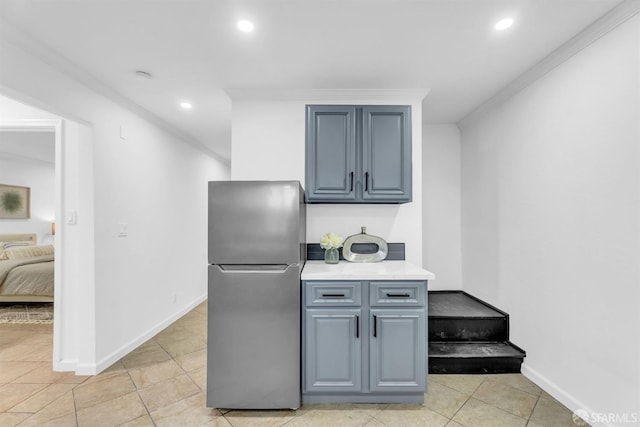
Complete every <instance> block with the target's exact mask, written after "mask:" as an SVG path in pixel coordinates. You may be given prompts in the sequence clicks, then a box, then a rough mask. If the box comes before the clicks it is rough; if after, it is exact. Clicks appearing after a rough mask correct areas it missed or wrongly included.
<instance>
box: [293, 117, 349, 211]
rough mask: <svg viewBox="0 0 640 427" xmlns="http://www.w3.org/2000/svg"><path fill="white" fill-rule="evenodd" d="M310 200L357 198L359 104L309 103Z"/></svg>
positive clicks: (347, 199)
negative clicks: (313, 104) (356, 141)
mask: <svg viewBox="0 0 640 427" xmlns="http://www.w3.org/2000/svg"><path fill="white" fill-rule="evenodd" d="M306 138H307V146H306V149H307V154H306V165H305V166H306V187H307V188H308V190H307V201H314V202H343V203H344V202H349V201H355V199H356V197H355V191H354V185H355V182H354V180H355V172H356V144H355V140H356V108H355V107H352V106H348V105H347V106H340V105H338V106H330V105H315V106H307V137H306Z"/></svg>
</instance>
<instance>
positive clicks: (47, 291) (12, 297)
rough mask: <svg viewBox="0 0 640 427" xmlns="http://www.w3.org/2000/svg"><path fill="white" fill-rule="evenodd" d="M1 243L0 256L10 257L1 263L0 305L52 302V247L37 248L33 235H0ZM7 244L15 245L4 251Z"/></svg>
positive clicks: (0, 260) (0, 261) (1, 260)
mask: <svg viewBox="0 0 640 427" xmlns="http://www.w3.org/2000/svg"><path fill="white" fill-rule="evenodd" d="M0 242H3V244H0V256H2V257H3V258H6V257H7V256H9V257H10V259H0V302H52V301H53V282H54V279H53V278H54V269H53V265H54V255H53V247H52V246H50V245H47V246H38V245H36V235H35V234H0ZM6 242H14V245H13V246H12V247H9V248H7V249H6V250H5V247H4V246H5V245H4V244H6ZM15 242H19V243H15ZM9 252H12V254H11V255H9V254H8V253H9Z"/></svg>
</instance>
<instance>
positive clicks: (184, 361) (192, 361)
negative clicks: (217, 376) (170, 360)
mask: <svg viewBox="0 0 640 427" xmlns="http://www.w3.org/2000/svg"><path fill="white" fill-rule="evenodd" d="M176 362H178V364H179V365H180V366H181V367H182V369H184V370H185V371H187V372H191V371H195V370H196V369H200V368H203V367H205V366H207V349H206V348H204V349H202V350H198V351H194V352H193V353H189V354H183V355H181V356H177V357H176Z"/></svg>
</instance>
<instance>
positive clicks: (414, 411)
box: [373, 404, 449, 427]
mask: <svg viewBox="0 0 640 427" xmlns="http://www.w3.org/2000/svg"><path fill="white" fill-rule="evenodd" d="M373 417H374V418H375V419H376V420H378V421H380V422H382V423H383V424H384V425H387V426H389V427H419V426H420V427H444V426H445V425H446V424H447V423H448V422H449V418H447V417H444V416H442V415H440V414H438V413H437V412H435V411H432V410H431V409H429V408H427V407H425V406H423V405H402V404H391V405H380V409H379V410H377V411H375V412H374V414H373Z"/></svg>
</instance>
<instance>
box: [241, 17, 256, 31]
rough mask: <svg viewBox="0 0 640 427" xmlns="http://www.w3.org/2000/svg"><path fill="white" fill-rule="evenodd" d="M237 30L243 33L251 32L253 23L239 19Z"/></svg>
mask: <svg viewBox="0 0 640 427" xmlns="http://www.w3.org/2000/svg"><path fill="white" fill-rule="evenodd" d="M238 29H239V30H240V31H242V32H245V33H250V32H251V31H253V22H251V21H247V20H246V19H241V20H240V21H238Z"/></svg>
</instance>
